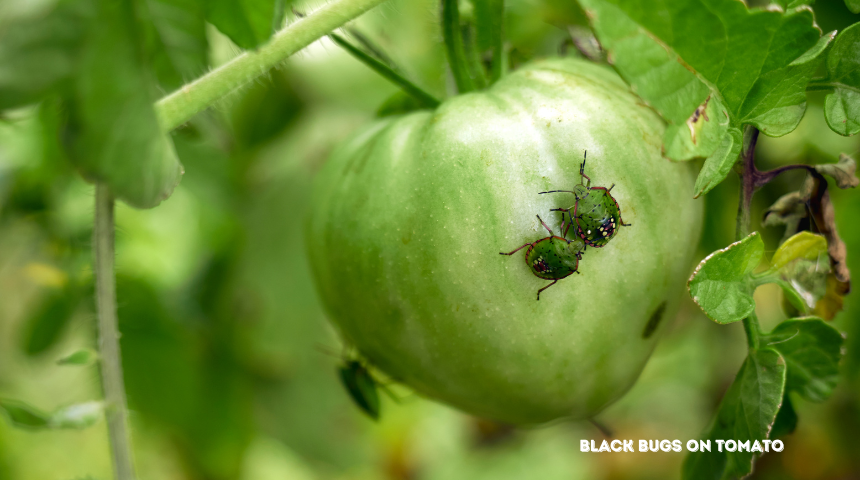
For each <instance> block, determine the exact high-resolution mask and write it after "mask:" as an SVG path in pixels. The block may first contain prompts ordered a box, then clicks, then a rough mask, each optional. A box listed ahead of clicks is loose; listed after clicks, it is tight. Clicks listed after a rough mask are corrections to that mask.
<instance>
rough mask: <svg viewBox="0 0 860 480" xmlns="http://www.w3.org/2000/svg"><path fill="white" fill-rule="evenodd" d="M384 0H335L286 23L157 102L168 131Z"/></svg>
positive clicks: (164, 126)
mask: <svg viewBox="0 0 860 480" xmlns="http://www.w3.org/2000/svg"><path fill="white" fill-rule="evenodd" d="M384 1H385V0H332V1H331V2H329V3H327V4H325V5H323V6H322V7H320V9H319V10H317V11H315V12H313V13H311V14H310V15H308V16H307V17H305V18H300V19H297V20H296V21H294V22H293V23H291V24H289V25H287V26H286V27H285V28H283V29H282V30H281V31H279V32H277V33H276V34H275V35H273V36H272V39H271V40H269V42H268V43H266V44H265V45H262V46H261V47H260V48H258V49H257V50H254V51H247V52H245V53H242V54H241V55H239V56H238V57H236V58H234V59H233V60H231V61H230V62H228V63H225V64H224V65H222V66H220V67H218V68H216V69H215V70H212V71H211V72H209V73H207V74H206V75H204V76H202V77H200V78H198V79H197V80H194V81H193V82H191V83H188V84H186V85H183V86H182V87H180V88H179V89H178V90H176V91H175V92H173V93H171V94H169V95H167V96H166V97H164V98H162V99H161V100H159V101H157V102H156V103H155V111H156V114H157V115H158V119H159V121H160V123H161V127H162V129H164V130H165V131H170V130H173V129H174V128H176V127H178V126H180V125H182V124H183V123H185V122H187V121H188V120H190V119H191V117H193V116H194V115H195V114H197V113H198V112H200V111H202V110H204V109H205V108H207V107H208V106H210V105H211V104H212V103H213V102H215V101H216V100H218V99H219V98H221V97H223V96H225V95H227V94H228V93H230V92H232V91H233V90H235V89H237V88H239V87H241V86H242V85H244V84H246V83H248V82H250V81H251V80H253V79H255V78H257V77H259V76H260V75H263V74H265V73H266V72H268V71H269V70H270V69H272V67H274V66H276V65H277V64H278V63H280V62H281V61H283V60H284V59H285V58H287V57H289V56H290V55H292V54H294V53H296V52H298V51H299V50H301V49H303V48H305V47H307V46H308V45H310V44H311V43H312V42H314V41H315V40H318V39H320V38H321V37H323V36H324V35H327V34H328V33H329V32H331V31H332V30H334V29H336V28H340V27H341V26H343V24H345V23H346V22H348V21H350V20H352V19H353V18H355V17H358V16H359V15H361V14H362V13H364V12H366V11H367V10H370V9H371V8H373V7H375V6H377V5H379V4H380V3H382V2H384Z"/></svg>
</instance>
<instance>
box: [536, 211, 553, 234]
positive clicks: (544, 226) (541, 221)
mask: <svg viewBox="0 0 860 480" xmlns="http://www.w3.org/2000/svg"><path fill="white" fill-rule="evenodd" d="M535 216H536V217H537V219H538V222H540V224H541V225H543V228H545V229H546V231H547V232H549V234H550V235H555V234H554V233H552V230H550V229H549V227H547V226H546V224H545V223H543V220H541V219H540V215H535Z"/></svg>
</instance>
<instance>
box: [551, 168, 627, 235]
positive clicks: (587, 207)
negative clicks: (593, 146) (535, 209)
mask: <svg viewBox="0 0 860 480" xmlns="http://www.w3.org/2000/svg"><path fill="white" fill-rule="evenodd" d="M587 153H588V152H586V154H587ZM579 175H580V184H579V185H576V186H574V187H573V190H550V191H548V192H540V193H542V194H543V193H558V192H563V193H572V194H573V195H574V197H576V203H574V205H573V208H554V209H552V211H554V212H565V213H567V214H568V215H569V216H570V223H568V228H569V227H570V226H571V225H575V226H576V228H575V230H574V235H579V237H580V238H582V240H583V241H584V242H585V244H586V245H588V246H590V247H595V248H600V247H604V246H606V244H607V243H609V241H610V240H612V237H614V236H615V234H616V233H618V229H617V227H618V226H619V225H620V226H624V227H629V226H630V224H629V223H624V221H623V220H622V219H621V207H619V206H618V202H617V201H616V200H615V199H614V198H612V194H610V193H609V192H610V191H612V188H613V187H615V184H614V183H613V184H612V185H611V186H610V187H609V188H606V187H592V186H591V178H589V177H588V175H586V174H585V154H583V156H582V163H581V164H580V165H579ZM585 180H588V183H584V181H585ZM571 210H572V211H571ZM562 236H565V237H567V228H565V230H564V232H562Z"/></svg>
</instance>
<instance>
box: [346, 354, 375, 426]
mask: <svg viewBox="0 0 860 480" xmlns="http://www.w3.org/2000/svg"><path fill="white" fill-rule="evenodd" d="M337 370H338V373H339V374H340V381H341V382H342V383H343V386H344V387H345V388H346V391H347V393H349V396H350V397H351V398H352V400H353V401H354V402H355V404H356V405H358V408H360V409H361V410H362V411H363V412H364V413H366V414H367V416H369V417H370V418H372V419H374V420H379V394H378V393H377V392H376V380H375V379H374V378H373V376H372V375H371V374H370V372H369V371H368V370H367V367H365V366H364V364H362V363H361V361H359V360H355V359H353V360H346V361H345V362H344V363H343V365H341V366H339V367H338V369H337Z"/></svg>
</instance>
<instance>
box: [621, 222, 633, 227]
mask: <svg viewBox="0 0 860 480" xmlns="http://www.w3.org/2000/svg"><path fill="white" fill-rule="evenodd" d="M621 226H622V227H632V226H633V224H632V223H622V224H621Z"/></svg>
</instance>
